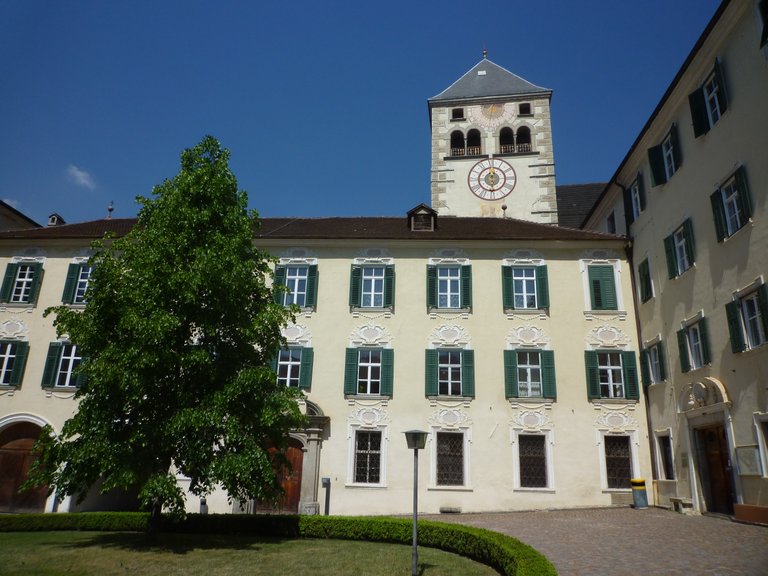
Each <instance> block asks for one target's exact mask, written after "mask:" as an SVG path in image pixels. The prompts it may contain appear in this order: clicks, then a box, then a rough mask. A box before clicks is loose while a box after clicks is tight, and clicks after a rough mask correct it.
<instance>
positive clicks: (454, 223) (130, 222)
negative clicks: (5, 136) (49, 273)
mask: <svg viewBox="0 0 768 576" xmlns="http://www.w3.org/2000/svg"><path fill="white" fill-rule="evenodd" d="M135 224H136V219H135V218H115V219H103V220H94V221H91V222H81V223H77V224H64V225H62V226H48V227H45V228H27V229H25V230H9V231H4V232H0V240H8V239H26V240H43V239H51V240H54V239H76V238H83V239H95V238H101V237H102V236H103V235H104V234H105V233H107V232H111V233H114V234H115V235H116V236H122V235H124V234H125V233H126V232H128V231H129V230H130V229H131V228H132V227H133V226H134V225H135ZM255 236H256V238H264V239H281V240H283V239H285V240H289V239H292V238H295V239H297V240H304V239H307V240H308V239H320V240H322V239H327V240H343V239H353V240H358V239H359V240H365V239H375V240H615V239H616V238H617V237H616V236H613V235H610V234H603V233H600V232H591V231H586V230H575V229H571V228H563V227H560V226H555V225H551V224H537V223H534V222H526V221H524V220H515V219H512V218H463V217H457V216H442V217H438V219H437V228H436V229H435V230H434V231H412V230H410V229H409V228H408V220H407V218H406V217H405V216H398V217H344V218H262V219H261V228H260V229H259V230H258V231H257V232H256V235H255Z"/></svg>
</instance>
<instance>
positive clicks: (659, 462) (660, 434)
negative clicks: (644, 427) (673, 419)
mask: <svg viewBox="0 0 768 576" xmlns="http://www.w3.org/2000/svg"><path fill="white" fill-rule="evenodd" d="M653 438H654V452H655V456H656V469H657V470H658V471H659V480H669V481H671V482H673V481H675V480H677V469H676V468H675V444H674V442H673V435H672V429H671V428H665V429H663V430H654V431H653ZM661 438H669V452H670V457H671V458H672V461H671V462H670V464H671V465H672V471H673V473H674V474H675V478H667V477H666V472H665V470H664V454H663V450H662V449H661ZM662 475H664V478H661V476H662Z"/></svg>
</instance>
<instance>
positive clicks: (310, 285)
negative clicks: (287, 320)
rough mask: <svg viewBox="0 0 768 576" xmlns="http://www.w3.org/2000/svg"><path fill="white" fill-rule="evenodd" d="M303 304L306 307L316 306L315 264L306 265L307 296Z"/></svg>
mask: <svg viewBox="0 0 768 576" xmlns="http://www.w3.org/2000/svg"><path fill="white" fill-rule="evenodd" d="M304 305H305V306H306V307H307V308H314V307H315V306H317V264H310V265H309V266H307V296H306V298H305V299H304Z"/></svg>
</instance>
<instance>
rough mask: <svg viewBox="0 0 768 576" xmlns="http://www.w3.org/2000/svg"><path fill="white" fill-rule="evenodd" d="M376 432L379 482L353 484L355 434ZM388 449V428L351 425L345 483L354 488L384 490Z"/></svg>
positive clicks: (355, 460) (355, 448)
mask: <svg viewBox="0 0 768 576" xmlns="http://www.w3.org/2000/svg"><path fill="white" fill-rule="evenodd" d="M358 432H378V433H380V434H381V448H380V450H379V458H380V461H379V482H377V483H373V482H355V464H356V462H357V433H358ZM388 447H389V427H388V426H359V425H351V426H349V430H348V455H347V483H346V486H348V487H355V488H386V487H387V450H388Z"/></svg>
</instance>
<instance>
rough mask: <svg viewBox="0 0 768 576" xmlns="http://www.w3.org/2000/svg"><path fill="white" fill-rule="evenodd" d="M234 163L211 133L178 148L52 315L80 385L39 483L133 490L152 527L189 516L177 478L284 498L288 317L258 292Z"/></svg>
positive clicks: (293, 418)
mask: <svg viewBox="0 0 768 576" xmlns="http://www.w3.org/2000/svg"><path fill="white" fill-rule="evenodd" d="M228 159H229V152H228V151H227V150H225V149H222V148H221V146H220V144H219V142H218V141H216V139H214V138H212V137H210V136H207V137H206V138H204V139H203V140H202V141H201V142H200V144H198V145H197V146H195V147H194V148H191V149H188V150H185V151H184V152H183V153H182V155H181V171H180V172H179V173H178V175H176V176H175V177H174V178H173V179H172V180H166V181H165V182H163V183H162V184H161V185H159V186H156V187H155V188H154V189H153V197H152V198H144V197H139V198H138V199H137V200H138V202H139V203H140V204H141V206H142V207H141V209H140V211H139V217H138V222H137V225H136V226H135V227H134V228H133V230H132V231H131V232H129V233H128V234H127V235H125V236H124V237H122V238H119V239H114V240H109V239H106V240H103V241H99V242H96V243H94V254H93V256H92V258H91V264H92V266H93V272H92V276H91V285H90V286H89V289H88V292H87V304H86V306H85V309H84V310H82V311H78V310H74V309H71V308H68V307H66V306H60V307H56V308H51V309H49V310H47V311H46V314H48V313H53V314H55V320H54V325H55V326H56V330H57V332H58V334H59V335H60V336H61V335H67V336H68V338H69V339H70V341H71V342H72V343H74V344H76V345H77V347H78V349H79V350H81V351H82V355H83V361H82V362H81V364H80V366H79V370H80V371H81V373H82V374H83V375H84V376H85V379H84V380H85V381H84V383H83V384H82V385H81V387H80V388H79V390H78V391H77V395H76V396H77V398H78V399H79V406H78V409H77V412H76V413H75V414H74V416H73V417H72V418H70V419H69V420H67V422H66V423H65V424H64V426H63V428H62V431H61V433H60V435H58V436H55V435H53V434H52V433H51V431H50V430H48V431H47V433H45V434H44V435H43V437H42V440H41V442H40V443H39V448H40V458H39V460H38V465H37V467H36V473H35V479H36V481H37V482H38V483H45V484H47V485H48V486H51V487H52V488H53V487H55V488H56V489H57V490H58V492H59V493H60V494H72V495H78V496H80V497H83V496H84V495H85V493H86V492H87V490H88V489H89V488H90V487H92V486H93V485H94V484H95V483H96V482H97V481H99V480H101V485H100V487H101V490H102V492H105V491H107V490H110V489H113V488H118V489H131V488H133V489H138V492H139V499H140V501H141V502H142V503H143V504H144V505H145V506H147V507H149V508H151V509H152V512H153V514H152V518H153V519H156V518H157V516H158V515H159V513H160V511H161V508H163V507H165V508H167V509H169V510H171V511H172V512H180V513H183V510H184V501H183V493H182V491H181V490H180V488H179V487H178V485H177V483H176V479H175V475H174V471H177V472H179V473H181V474H183V475H184V476H186V477H188V478H190V480H191V483H190V486H189V489H190V490H191V492H192V493H193V494H195V495H198V496H204V495H206V494H209V493H210V492H211V491H212V490H213V489H214V488H216V487H217V486H222V487H223V488H224V489H225V490H226V491H227V493H228V494H229V497H230V498H231V499H234V500H237V501H241V502H243V501H246V500H248V499H251V498H255V499H259V500H269V499H274V498H276V497H277V495H278V494H279V491H280V484H279V480H278V477H277V476H278V475H277V474H276V471H277V470H279V469H280V468H281V467H282V466H285V465H287V459H286V458H285V457H284V455H283V450H284V449H285V447H286V446H287V439H288V431H289V430H291V429H294V428H297V427H301V425H302V423H303V417H302V415H301V413H300V411H299V408H298V405H297V403H296V396H297V392H296V391H294V390H292V389H289V388H287V387H285V386H280V385H278V384H277V381H276V378H275V374H274V372H273V371H272V370H271V368H270V367H269V366H270V360H271V358H272V357H273V356H274V354H275V352H276V350H277V349H278V347H279V346H280V343H281V337H280V328H281V327H282V326H284V325H285V324H286V323H287V322H288V321H289V320H290V319H291V312H290V311H286V310H285V309H284V308H283V307H281V306H279V305H278V304H276V303H275V301H274V299H273V295H272V290H271V289H270V288H269V287H268V286H267V284H266V279H267V278H268V277H269V276H270V275H271V271H270V268H269V263H270V261H271V259H270V258H269V257H268V256H267V255H266V254H265V253H263V252H261V251H259V250H258V249H256V248H255V247H254V245H253V233H254V230H255V229H256V228H257V227H258V217H257V214H256V212H249V211H248V210H247V207H246V206H247V195H246V194H245V192H242V191H238V188H237V181H236V179H235V177H234V175H233V174H232V172H231V171H230V169H229V165H228ZM270 448H271V450H270Z"/></svg>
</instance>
